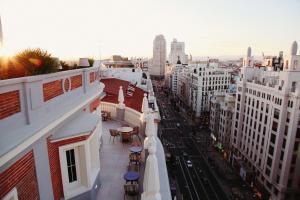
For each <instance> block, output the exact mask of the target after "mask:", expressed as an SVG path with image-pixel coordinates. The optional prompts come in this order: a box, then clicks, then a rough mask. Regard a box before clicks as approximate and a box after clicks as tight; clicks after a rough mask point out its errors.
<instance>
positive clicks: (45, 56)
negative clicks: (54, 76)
mask: <svg viewBox="0 0 300 200" xmlns="http://www.w3.org/2000/svg"><path fill="white" fill-rule="evenodd" d="M59 65H60V63H59V61H58V59H57V58H54V57H52V56H51V54H50V53H48V52H47V51H45V50H42V49H39V48H37V49H26V50H24V51H22V52H19V53H17V54H16V55H15V56H14V57H11V58H1V59H0V79H1V80H3V79H10V78H17V77H23V76H33V75H39V74H47V73H53V72H57V71H59V69H58V67H59Z"/></svg>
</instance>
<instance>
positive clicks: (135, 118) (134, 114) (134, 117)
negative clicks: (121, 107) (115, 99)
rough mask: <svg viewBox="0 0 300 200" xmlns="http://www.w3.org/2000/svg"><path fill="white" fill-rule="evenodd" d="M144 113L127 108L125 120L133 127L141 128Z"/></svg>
mask: <svg viewBox="0 0 300 200" xmlns="http://www.w3.org/2000/svg"><path fill="white" fill-rule="evenodd" d="M141 115H142V113H140V112H138V111H135V110H134V109H132V108H128V107H126V108H125V116H124V120H125V121H126V122H128V123H130V124H132V125H135V126H140V124H141Z"/></svg>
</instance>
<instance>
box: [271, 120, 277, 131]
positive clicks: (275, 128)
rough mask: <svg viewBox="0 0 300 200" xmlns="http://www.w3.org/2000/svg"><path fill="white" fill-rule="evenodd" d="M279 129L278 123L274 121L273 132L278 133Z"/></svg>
mask: <svg viewBox="0 0 300 200" xmlns="http://www.w3.org/2000/svg"><path fill="white" fill-rule="evenodd" d="M277 128H278V123H277V122H275V121H273V124H272V131H275V132H277Z"/></svg>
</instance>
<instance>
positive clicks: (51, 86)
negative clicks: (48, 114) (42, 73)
mask: <svg viewBox="0 0 300 200" xmlns="http://www.w3.org/2000/svg"><path fill="white" fill-rule="evenodd" d="M63 93H64V92H63V88H62V80H56V81H51V82H49V83H44V84H43V94H44V101H45V102H46V101H48V100H50V99H53V98H55V97H57V96H59V95H62V94H63Z"/></svg>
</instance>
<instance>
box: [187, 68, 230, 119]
mask: <svg viewBox="0 0 300 200" xmlns="http://www.w3.org/2000/svg"><path fill="white" fill-rule="evenodd" d="M191 67H192V68H193V72H192V73H191V77H190V87H189V97H190V99H189V106H190V107H191V108H192V110H193V111H194V112H195V115H196V117H199V116H200V115H201V114H202V113H203V112H205V111H206V112H207V111H209V102H210V99H211V97H212V96H213V95H214V93H215V92H226V91H227V90H228V88H229V84H230V80H231V74H230V72H231V71H232V70H231V69H227V68H220V67H219V66H218V65H216V64H215V63H213V65H210V64H209V63H207V64H196V65H191Z"/></svg>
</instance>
